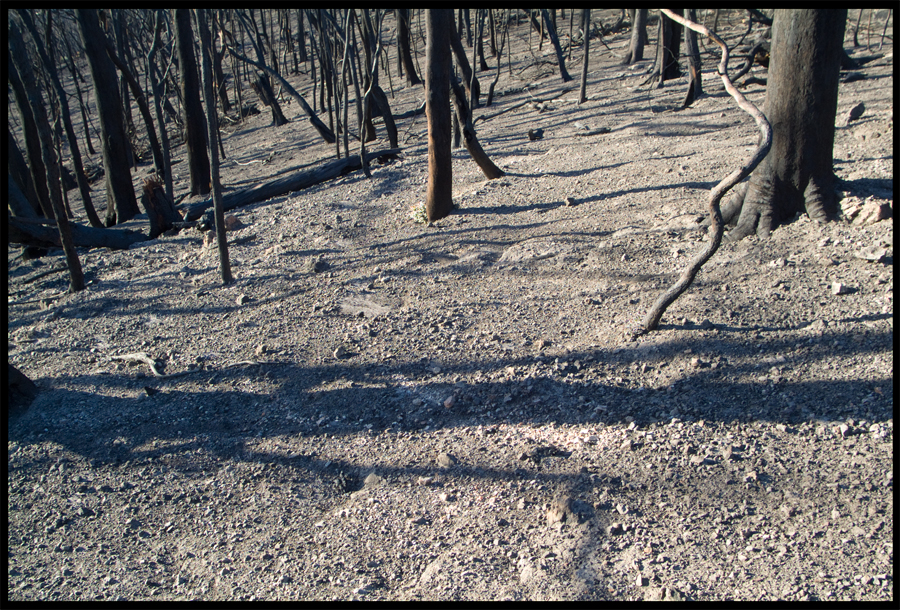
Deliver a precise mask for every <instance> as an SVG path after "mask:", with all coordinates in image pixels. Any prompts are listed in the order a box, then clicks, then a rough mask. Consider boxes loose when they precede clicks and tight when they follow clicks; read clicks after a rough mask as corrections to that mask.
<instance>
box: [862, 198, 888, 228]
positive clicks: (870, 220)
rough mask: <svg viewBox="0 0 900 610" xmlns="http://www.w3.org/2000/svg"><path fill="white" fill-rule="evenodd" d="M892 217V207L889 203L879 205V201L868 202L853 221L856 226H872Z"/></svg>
mask: <svg viewBox="0 0 900 610" xmlns="http://www.w3.org/2000/svg"><path fill="white" fill-rule="evenodd" d="M890 217H891V206H890V205H888V204H887V203H879V202H877V201H871V200H866V202H865V203H864V204H863V206H862V208H860V210H859V213H858V214H856V218H854V219H853V224H854V225H857V226H859V225H870V224H875V223H876V222H878V221H880V220H885V219H887V218H890Z"/></svg>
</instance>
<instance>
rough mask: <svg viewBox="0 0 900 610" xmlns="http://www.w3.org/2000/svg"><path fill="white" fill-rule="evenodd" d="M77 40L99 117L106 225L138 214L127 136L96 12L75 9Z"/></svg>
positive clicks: (116, 81)
mask: <svg viewBox="0 0 900 610" xmlns="http://www.w3.org/2000/svg"><path fill="white" fill-rule="evenodd" d="M75 15H76V19H77V21H78V27H79V31H80V33H81V42H82V44H83V45H84V52H85V55H86V56H87V60H88V65H89V66H90V69H91V78H92V79H93V81H94V98H95V100H96V102H97V114H98V116H99V118H100V140H101V142H102V149H103V167H104V170H105V172H106V221H105V223H106V226H107V227H109V226H112V225H114V224H116V223H117V222H125V221H126V220H131V219H132V218H134V216H135V215H136V214H137V213H138V205H137V198H136V197H135V194H134V185H133V184H132V182H131V168H130V167H129V166H128V139H127V137H126V136H125V128H124V120H123V117H122V99H121V97H120V96H119V88H118V80H117V79H116V69H115V67H114V66H113V63H112V61H110V59H109V55H107V53H106V44H105V40H106V38H105V34H104V33H103V30H101V29H100V23H99V20H98V19H99V18H98V16H97V11H96V10H94V9H77V10H76V11H75Z"/></svg>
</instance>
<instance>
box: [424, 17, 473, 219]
mask: <svg viewBox="0 0 900 610" xmlns="http://www.w3.org/2000/svg"><path fill="white" fill-rule="evenodd" d="M451 30H453V10H452V9H426V11H425V31H426V36H427V38H426V45H425V118H426V120H427V121H428V189H427V192H426V195H425V213H426V215H427V217H428V220H429V221H432V222H433V221H435V220H438V219H441V218H444V217H445V216H447V215H449V214H450V212H451V211H452V210H453V167H452V161H453V156H452V153H451V150H450V70H451V66H450V44H451V40H450V39H453V38H455V39H456V43H457V44H458V45H459V46H460V47H462V45H461V44H460V43H459V37H458V36H453V35H452V34H451ZM460 55H461V56H462V57H463V58H465V53H461V54H460Z"/></svg>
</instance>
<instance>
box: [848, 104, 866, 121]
mask: <svg viewBox="0 0 900 610" xmlns="http://www.w3.org/2000/svg"><path fill="white" fill-rule="evenodd" d="M865 111H866V105H865V104H864V103H862V102H860V103H858V104H857V105H856V106H854V107H853V108H851V109H850V111H849V112H847V123H849V122H850V121H855V120H857V119H859V117H861V116H862V115H863V113H864V112H865Z"/></svg>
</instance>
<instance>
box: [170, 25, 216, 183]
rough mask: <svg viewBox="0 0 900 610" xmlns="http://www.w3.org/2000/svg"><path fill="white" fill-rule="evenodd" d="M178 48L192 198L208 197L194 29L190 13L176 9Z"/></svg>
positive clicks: (208, 178) (201, 105)
mask: <svg viewBox="0 0 900 610" xmlns="http://www.w3.org/2000/svg"><path fill="white" fill-rule="evenodd" d="M173 13H174V15H173V20H174V21H175V46H176V47H177V49H178V67H179V68H180V72H181V78H180V79H179V84H180V86H181V96H182V98H183V100H184V101H183V103H184V126H185V131H186V134H185V142H184V143H185V148H186V149H187V158H188V168H189V170H190V178H191V195H206V194H208V193H209V190H210V179H211V177H210V171H209V154H208V153H207V143H206V133H205V130H204V129H203V124H204V120H203V104H202V103H201V102H200V79H199V78H198V77H197V60H196V59H195V57H194V38H193V28H192V27H191V11H190V9H184V8H178V9H173Z"/></svg>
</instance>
